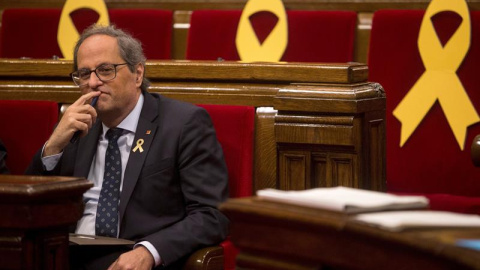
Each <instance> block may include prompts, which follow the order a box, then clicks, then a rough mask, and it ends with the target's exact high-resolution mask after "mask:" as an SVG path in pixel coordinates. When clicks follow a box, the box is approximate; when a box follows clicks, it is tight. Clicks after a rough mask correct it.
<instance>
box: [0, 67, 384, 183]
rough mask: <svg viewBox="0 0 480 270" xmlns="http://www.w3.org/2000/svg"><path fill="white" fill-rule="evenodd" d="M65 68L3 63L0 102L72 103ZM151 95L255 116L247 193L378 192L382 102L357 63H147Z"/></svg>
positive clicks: (381, 179)
mask: <svg viewBox="0 0 480 270" xmlns="http://www.w3.org/2000/svg"><path fill="white" fill-rule="evenodd" d="M71 68H72V63H71V62H69V61H60V60H11V59H10V60H9V59H2V60H0V99H20V100H21V99H26V100H51V101H56V102H58V103H59V104H70V103H72V102H74V101H75V100H76V99H77V98H78V97H79V95H80V93H79V91H78V88H77V87H76V86H75V85H74V84H73V83H72V82H71V80H70V78H69V77H68V75H67V74H69V73H70V71H71ZM146 74H147V77H148V78H149V79H150V80H151V82H152V86H151V88H150V91H151V92H158V93H161V94H163V95H165V96H168V97H172V98H176V99H180V100H184V101H188V102H192V103H197V104H226V105H246V106H253V107H255V108H256V123H255V155H254V166H253V167H254V172H253V175H254V177H253V179H254V183H253V190H254V191H255V190H258V189H263V188H280V189H286V190H288V189H306V188H313V187H321V186H336V185H345V186H351V187H357V188H365V189H372V190H384V189H385V164H384V163H385V121H384V120H385V95H384V92H383V90H382V88H381V86H380V85H378V84H376V83H372V82H368V81H367V76H368V68H367V66H366V65H363V64H355V63H352V64H298V63H285V64H275V63H250V64H248V63H240V62H216V61H155V62H148V63H147V68H146Z"/></svg>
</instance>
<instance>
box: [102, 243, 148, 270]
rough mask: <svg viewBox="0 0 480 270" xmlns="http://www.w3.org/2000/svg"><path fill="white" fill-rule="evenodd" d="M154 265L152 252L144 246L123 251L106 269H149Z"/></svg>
mask: <svg viewBox="0 0 480 270" xmlns="http://www.w3.org/2000/svg"><path fill="white" fill-rule="evenodd" d="M154 265H155V260H154V259H153V256H152V254H150V252H149V251H148V249H146V248H145V247H144V246H141V245H139V246H138V247H136V248H135V249H134V250H132V251H129V252H125V253H123V254H122V255H120V257H118V259H117V260H116V261H115V262H113V264H112V265H110V267H109V268H108V270H134V269H135V270H150V269H152V268H153V266H154Z"/></svg>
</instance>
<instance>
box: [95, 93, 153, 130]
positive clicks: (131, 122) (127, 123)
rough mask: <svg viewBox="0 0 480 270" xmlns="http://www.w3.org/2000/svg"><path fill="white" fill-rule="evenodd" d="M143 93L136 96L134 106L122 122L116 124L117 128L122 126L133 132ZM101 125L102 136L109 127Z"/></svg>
mask: <svg viewBox="0 0 480 270" xmlns="http://www.w3.org/2000/svg"><path fill="white" fill-rule="evenodd" d="M143 101H144V97H143V93H142V94H140V97H139V98H138V101H137V105H135V108H133V110H132V111H131V112H130V113H129V114H128V115H127V117H125V119H123V121H122V122H120V124H119V125H118V126H117V127H118V128H122V129H124V130H128V131H129V132H132V133H135V131H136V130H137V125H138V119H139V118H140V113H141V112H142V108H143ZM102 126H103V134H102V135H103V136H105V134H106V133H107V131H108V130H109V128H108V127H107V126H106V125H105V124H104V123H102Z"/></svg>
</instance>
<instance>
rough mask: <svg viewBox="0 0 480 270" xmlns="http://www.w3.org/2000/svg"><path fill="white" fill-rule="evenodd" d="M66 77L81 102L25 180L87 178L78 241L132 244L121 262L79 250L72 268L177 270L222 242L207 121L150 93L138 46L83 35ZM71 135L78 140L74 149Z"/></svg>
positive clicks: (197, 111)
mask: <svg viewBox="0 0 480 270" xmlns="http://www.w3.org/2000/svg"><path fill="white" fill-rule="evenodd" d="M74 70H75V71H74V72H73V73H72V79H73V81H74V82H75V84H77V85H78V86H79V88H80V91H81V92H82V94H83V95H82V96H81V97H80V98H79V99H78V100H77V101H76V102H74V103H73V104H72V105H71V106H70V107H69V108H68V109H67V110H66V112H65V114H64V116H63V117H62V119H61V121H60V122H59V123H58V125H57V127H56V129H55V130H54V132H53V133H52V135H51V137H50V138H49V140H48V141H47V142H46V143H45V145H44V147H43V149H41V150H40V151H39V152H38V153H37V154H36V156H35V157H34V159H33V161H32V163H31V165H30V167H29V168H28V170H27V173H29V174H42V175H64V176H83V177H87V178H88V179H89V180H91V181H92V182H93V183H94V187H93V188H92V189H91V190H89V191H87V192H86V193H85V195H84V200H85V203H86V205H85V211H84V215H83V218H82V219H81V220H80V221H79V222H78V224H77V229H76V232H77V233H81V234H97V235H106V236H112V237H117V236H118V237H120V238H126V239H131V240H134V241H135V242H136V243H137V244H136V245H135V247H134V249H133V250H130V251H126V252H125V250H122V249H115V247H113V248H112V247H102V248H100V249H97V250H93V249H91V250H90V252H88V250H83V251H81V252H79V253H81V254H77V255H78V256H80V257H79V258H75V256H73V262H74V264H75V265H74V266H73V267H80V269H83V267H85V268H88V267H90V268H91V269H102V268H103V269H106V268H107V267H108V266H109V265H110V268H108V269H151V268H152V267H154V266H165V267H170V268H174V269H177V267H179V266H178V264H179V261H181V260H182V258H185V256H187V255H188V254H190V253H192V252H193V251H195V250H196V249H198V248H200V247H203V246H207V245H213V244H216V243H219V242H220V241H222V240H223V239H224V238H225V237H226V234H227V227H228V220H227V218H226V217H225V216H224V215H223V214H222V213H221V212H219V210H218V209H217V208H216V207H217V205H218V204H219V203H220V202H222V201H224V200H225V199H226V198H227V196H228V180H227V178H228V176H227V170H226V165H225V162H224V159H223V153H222V149H221V147H220V145H219V143H218V141H217V139H216V135H215V131H214V129H213V126H212V123H211V120H210V117H209V116H208V113H207V112H206V111H205V110H203V109H201V108H199V107H197V106H194V105H192V104H188V103H184V102H180V101H175V100H172V99H168V98H165V97H163V96H160V95H156V94H150V93H148V92H147V88H148V81H147V80H146V79H145V78H144V74H145V57H144V56H143V52H142V48H141V44H140V43H139V42H138V41H137V40H135V39H133V38H132V37H131V36H130V35H128V34H125V33H124V32H123V31H121V30H119V29H116V28H115V27H91V28H89V29H87V30H86V31H85V32H84V33H83V34H82V36H81V37H80V40H79V41H78V43H77V45H76V47H75V52H74ZM94 98H95V99H97V100H98V101H97V102H96V107H95V108H94V107H93V106H91V105H90V103H91V102H92V99H94ZM94 106H95V105H94ZM97 118H98V119H99V121H97ZM78 132H80V134H81V135H80V137H81V138H80V139H79V140H78V141H76V142H74V143H72V142H71V140H72V137H74V134H75V133H78ZM110 161H112V162H110ZM120 176H121V177H120ZM115 177H118V179H116V178H115ZM110 178H111V179H112V180H110ZM119 182H120V183H121V185H120V186H119V187H117V186H115V185H116V183H119ZM108 186H110V187H108ZM107 188H109V191H105V190H106V189H107ZM118 189H120V191H118ZM116 192H119V194H118V196H119V197H118V198H116V197H115V196H116V195H115V194H116ZM112 194H113V195H112ZM118 202H119V203H118ZM107 204H108V206H107ZM105 220H107V221H105ZM109 222H113V225H112V223H110V224H109ZM92 250H93V251H92ZM87 253H89V254H87ZM86 254H87V255H86ZM119 254H121V255H120V256H118V255H119Z"/></svg>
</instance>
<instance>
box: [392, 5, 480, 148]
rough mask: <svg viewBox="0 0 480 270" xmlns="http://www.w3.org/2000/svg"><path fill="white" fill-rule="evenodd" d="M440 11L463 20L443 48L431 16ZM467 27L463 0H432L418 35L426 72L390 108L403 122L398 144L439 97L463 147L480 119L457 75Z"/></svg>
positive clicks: (467, 44)
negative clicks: (395, 106) (468, 131)
mask: <svg viewBox="0 0 480 270" xmlns="http://www.w3.org/2000/svg"><path fill="white" fill-rule="evenodd" d="M443 11H453V12H456V13H458V14H459V15H460V16H461V17H462V23H461V24H460V26H459V27H458V29H457V31H456V32H455V33H454V34H453V35H452V37H451V38H450V40H449V41H448V42H447V43H446V44H445V47H442V44H441V42H440V40H439V39H438V37H437V35H436V32H435V29H434V26H433V23H432V20H431V18H432V16H434V15H435V14H437V13H440V12H443ZM470 28H471V26H470V16H469V11H468V6H467V3H466V2H465V1H464V0H432V2H431V3H430V5H429V6H428V8H427V10H426V12H425V15H424V17H423V21H422V25H421V27H420V33H419V36H418V49H419V52H420V56H421V57H422V61H423V63H424V65H425V72H424V73H423V74H422V76H421V77H420V78H419V79H418V81H417V82H416V83H415V85H414V86H413V87H412V89H410V91H409V92H408V93H407V95H405V97H404V98H403V100H402V101H401V102H400V103H399V104H398V106H397V108H395V110H394V111H393V115H394V116H395V117H396V118H397V119H398V120H399V121H400V122H401V123H402V127H401V138H400V146H403V145H404V144H405V142H406V141H407V140H408V138H409V137H410V136H411V135H412V133H413V132H414V131H415V129H416V128H417V126H418V125H419V124H420V122H421V121H422V120H423V118H424V117H425V116H426V114H427V113H428V111H429V110H430V108H431V107H432V106H433V104H434V103H435V101H436V100H437V99H438V101H439V104H440V106H441V107H442V109H443V111H444V113H445V116H446V117H447V120H448V123H449V125H450V128H451V129H452V131H453V134H454V135H455V138H456V140H457V142H458V145H459V146H460V149H461V150H463V148H464V145H465V138H466V133H467V128H468V126H470V125H472V124H474V123H476V122H479V120H480V118H479V116H478V114H477V112H476V110H475V108H474V107H473V104H472V103H471V101H470V99H469V97H468V95H467V93H466V92H465V89H464V88H463V85H462V83H461V82H460V79H459V78H458V76H457V74H456V71H457V69H458V68H459V66H460V65H461V63H462V62H463V59H464V58H465V56H466V54H467V53H468V49H469V48H470ZM394 64H395V63H392V65H394ZM399 76H401V74H400V75H399Z"/></svg>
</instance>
